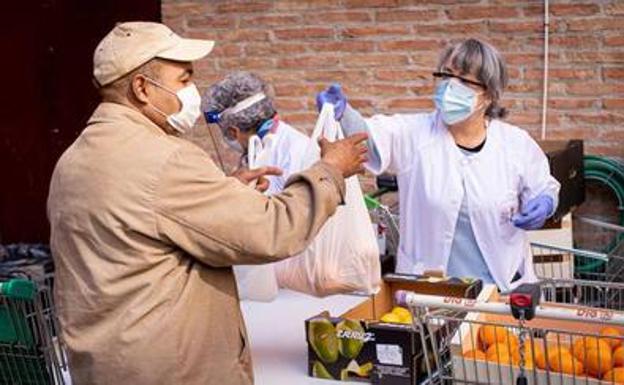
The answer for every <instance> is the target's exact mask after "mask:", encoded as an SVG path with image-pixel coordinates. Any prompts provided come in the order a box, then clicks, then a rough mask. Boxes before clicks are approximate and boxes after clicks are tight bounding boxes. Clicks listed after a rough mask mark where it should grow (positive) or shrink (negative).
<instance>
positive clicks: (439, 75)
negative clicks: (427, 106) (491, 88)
mask: <svg viewBox="0 0 624 385" xmlns="http://www.w3.org/2000/svg"><path fill="white" fill-rule="evenodd" d="M433 77H434V78H441V79H448V78H455V79H459V80H461V81H462V82H464V83H468V84H472V85H473V86H479V87H483V89H487V87H486V86H485V84H483V83H480V82H475V81H474V80H470V79H466V78H465V77H462V76H459V75H455V74H452V73H450V72H434V73H433Z"/></svg>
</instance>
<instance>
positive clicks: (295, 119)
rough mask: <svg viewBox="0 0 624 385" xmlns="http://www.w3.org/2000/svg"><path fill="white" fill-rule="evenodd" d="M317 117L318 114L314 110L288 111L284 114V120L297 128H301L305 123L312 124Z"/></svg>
mask: <svg viewBox="0 0 624 385" xmlns="http://www.w3.org/2000/svg"><path fill="white" fill-rule="evenodd" d="M317 118H318V114H317V113H315V112H296V113H292V112H289V113H287V114H284V121H286V122H288V124H290V125H293V126H296V127H297V128H299V129H302V127H305V126H306V125H312V124H314V122H315V121H316V119H317ZM306 132H307V130H306Z"/></svg>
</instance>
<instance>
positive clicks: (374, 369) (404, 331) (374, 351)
mask: <svg viewBox="0 0 624 385" xmlns="http://www.w3.org/2000/svg"><path fill="white" fill-rule="evenodd" d="M481 287H482V285H481V281H478V280H476V281H468V280H460V279H456V278H450V279H449V278H440V277H423V276H414V275H400V274H387V275H385V276H384V283H383V284H382V287H381V290H380V291H379V292H378V293H377V294H375V295H373V296H370V297H367V298H365V299H363V300H362V302H361V303H360V304H359V305H357V306H356V307H354V308H352V309H350V310H349V311H347V312H345V313H344V314H341V315H339V316H333V317H332V316H330V315H329V314H326V313H323V314H319V315H317V316H314V317H312V318H309V319H308V320H306V337H307V340H308V373H309V375H310V376H312V377H317V378H325V379H333V380H349V381H353V380H361V381H372V382H374V383H377V384H382V385H412V384H416V383H418V381H417V378H419V375H420V376H422V372H423V370H422V365H421V364H422V363H421V358H422V356H423V351H422V350H423V349H422V348H421V347H420V341H421V338H420V336H419V334H418V332H417V331H416V330H415V329H414V328H413V327H412V319H411V313H410V312H409V311H408V310H407V309H405V308H401V307H398V306H396V305H395V304H394V293H395V292H396V291H397V290H410V291H414V292H417V293H423V294H437V295H446V296H454V297H462V298H476V296H477V295H478V294H479V292H480V290H481ZM419 373H420V374H419Z"/></svg>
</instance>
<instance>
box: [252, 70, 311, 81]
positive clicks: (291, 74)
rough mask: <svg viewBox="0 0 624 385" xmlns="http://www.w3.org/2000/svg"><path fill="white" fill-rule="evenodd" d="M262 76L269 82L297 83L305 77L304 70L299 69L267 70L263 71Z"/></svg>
mask: <svg viewBox="0 0 624 385" xmlns="http://www.w3.org/2000/svg"><path fill="white" fill-rule="evenodd" d="M261 75H262V78H263V79H264V80H266V81H267V82H269V83H272V84H276V83H296V82H300V81H301V79H302V78H303V71H297V70H289V71H283V70H279V69H278V70H266V71H262V73H261Z"/></svg>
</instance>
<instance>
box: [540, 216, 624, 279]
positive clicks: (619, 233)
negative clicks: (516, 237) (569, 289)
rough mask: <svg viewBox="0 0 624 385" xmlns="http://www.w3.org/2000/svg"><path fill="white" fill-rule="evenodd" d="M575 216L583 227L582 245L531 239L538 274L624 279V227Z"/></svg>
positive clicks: (576, 277) (548, 277) (579, 241)
mask: <svg viewBox="0 0 624 385" xmlns="http://www.w3.org/2000/svg"><path fill="white" fill-rule="evenodd" d="M574 220H575V223H577V224H578V226H579V227H581V228H582V231H580V232H579V233H580V234H579V236H578V238H579V240H578V241H577V243H578V244H579V245H580V246H581V247H575V248H572V247H562V246H556V245H550V244H545V243H539V242H533V243H531V253H532V255H533V264H534V268H535V273H536V274H537V276H538V277H539V278H540V279H569V280H572V279H582V280H586V281H600V282H624V227H622V226H618V225H614V224H611V223H606V222H602V221H598V220H595V219H590V218H584V217H579V216H575V217H574ZM590 247H591V248H590Z"/></svg>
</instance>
